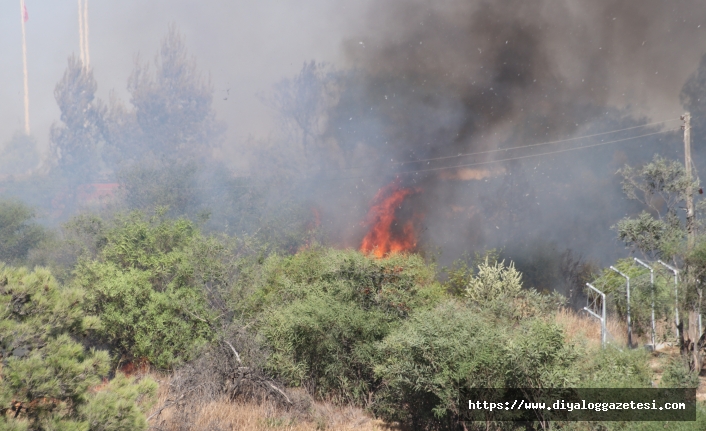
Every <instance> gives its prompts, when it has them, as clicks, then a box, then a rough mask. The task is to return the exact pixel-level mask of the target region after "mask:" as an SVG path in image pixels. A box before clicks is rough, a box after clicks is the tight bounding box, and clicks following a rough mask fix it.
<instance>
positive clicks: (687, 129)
mask: <svg viewBox="0 0 706 431" xmlns="http://www.w3.org/2000/svg"><path fill="white" fill-rule="evenodd" d="M681 119H682V120H683V121H684V125H683V126H682V129H683V130H684V167H685V168H686V179H687V181H688V186H687V188H686V232H687V235H688V237H687V240H688V247H689V250H690V251H691V249H692V248H693V247H694V237H695V236H696V231H695V226H694V194H693V193H694V191H693V188H692V187H691V182H692V175H691V114H690V113H688V112H687V113H685V114H684V115H682V116H681Z"/></svg>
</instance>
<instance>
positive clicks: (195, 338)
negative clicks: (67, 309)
mask: <svg viewBox="0 0 706 431" xmlns="http://www.w3.org/2000/svg"><path fill="white" fill-rule="evenodd" d="M200 240H201V237H200V235H199V234H198V231H197V230H196V229H195V228H194V226H193V224H192V223H191V222H189V221H186V220H183V219H182V220H177V221H168V220H164V219H160V218H159V217H154V218H152V219H150V220H145V218H144V216H143V215H142V214H140V213H132V214H130V215H128V216H125V217H123V218H120V219H118V221H117V222H116V226H115V227H114V228H112V229H109V230H108V231H107V232H106V243H105V245H104V247H103V248H102V249H101V251H100V254H99V259H98V260H95V261H84V262H82V263H81V264H80V265H79V266H78V268H77V270H76V280H75V283H76V284H77V285H79V286H82V287H84V288H85V289H86V292H87V302H86V305H85V308H86V309H87V310H88V311H89V312H91V313H95V314H97V315H99V316H101V319H102V320H103V321H104V328H103V330H102V334H103V336H105V337H106V338H107V340H109V341H110V343H111V344H112V345H113V346H114V347H116V348H117V349H119V351H120V352H121V353H122V354H123V355H126V356H127V359H135V358H143V357H144V358H147V359H148V360H149V361H150V362H151V363H153V364H154V365H156V366H158V367H164V368H169V367H172V366H173V365H175V364H177V363H179V362H180V361H181V360H183V359H188V358H189V357H191V355H193V354H194V353H195V350H196V348H197V347H198V346H199V345H200V344H203V343H205V342H206V341H207V340H209V339H210V337H211V335H210V334H211V330H210V322H211V321H212V319H213V317H214V316H213V315H212V313H211V310H210V309H209V308H208V306H207V301H206V298H205V295H204V292H203V290H202V289H201V288H200V287H199V286H197V285H196V283H195V280H194V278H193V276H194V267H195V265H194V262H195V259H196V258H198V256H195V255H194V254H192V253H191V249H190V247H191V246H193V245H194V244H195V243H197V242H198V241H200Z"/></svg>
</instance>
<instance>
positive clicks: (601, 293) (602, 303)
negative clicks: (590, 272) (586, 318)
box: [583, 283, 608, 349]
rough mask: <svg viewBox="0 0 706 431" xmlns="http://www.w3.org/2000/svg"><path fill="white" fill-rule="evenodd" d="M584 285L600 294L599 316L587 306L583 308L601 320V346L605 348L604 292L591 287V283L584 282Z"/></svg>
mask: <svg viewBox="0 0 706 431" xmlns="http://www.w3.org/2000/svg"><path fill="white" fill-rule="evenodd" d="M586 286H588V287H590V288H591V289H593V290H594V291H595V292H597V293H598V294H599V295H601V315H600V316H598V315H597V314H596V313H594V312H593V310H590V309H589V308H588V307H583V309H584V310H586V311H588V312H589V313H590V314H591V315H592V316H593V317H595V318H596V319H598V320H600V321H601V347H602V348H604V349H605V343H606V335H607V333H608V330H607V329H606V318H605V293H603V292H601V291H600V290H598V289H596V288H595V287H593V286H592V285H591V283H586Z"/></svg>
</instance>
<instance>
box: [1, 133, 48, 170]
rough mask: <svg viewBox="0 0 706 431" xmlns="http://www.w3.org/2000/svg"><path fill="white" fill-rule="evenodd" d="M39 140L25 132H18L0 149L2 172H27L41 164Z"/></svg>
mask: <svg viewBox="0 0 706 431" xmlns="http://www.w3.org/2000/svg"><path fill="white" fill-rule="evenodd" d="M39 160H40V156H39V151H38V149H37V140H36V139H34V137H32V136H27V135H26V134H25V133H24V132H16V133H15V134H14V135H13V136H12V139H10V141H9V142H8V143H7V144H6V145H5V147H4V148H3V149H2V151H0V172H2V173H3V175H5V174H9V175H20V174H25V173H27V172H28V171H30V170H31V169H33V168H36V167H37V166H38V165H39Z"/></svg>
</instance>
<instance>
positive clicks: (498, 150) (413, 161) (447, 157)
mask: <svg viewBox="0 0 706 431" xmlns="http://www.w3.org/2000/svg"><path fill="white" fill-rule="evenodd" d="M670 121H679V119H678V118H673V119H671V120H663V121H657V122H654V123H648V124H643V125H640V126H633V127H627V128H625V129H618V130H611V131H609V132H601V133H594V134H592V135H584V136H576V137H573V138H567V139H560V140H557V141H547V142H539V143H536V144H530V145H518V146H515V147H507V148H496V149H494V150H485V151H476V152H473V153H464V154H457V155H455V156H443V157H434V158H430V159H420V160H409V161H406V162H398V163H399V164H403V165H404V164H411V163H420V162H430V161H436V160H444V159H452V158H457V157H465V156H475V155H478V154H490V153H498V152H501V151H511V150H518V149H522V148H533V147H539V146H541V145H551V144H560V143H563V142H571V141H578V140H580V139H586V138H593V137H596V136H603V135H609V134H612V133H619V132H625V131H627V130H633V129H639V128H641V127H648V126H655V125H657V124H662V123H667V122H670ZM646 136H649V135H646Z"/></svg>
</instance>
